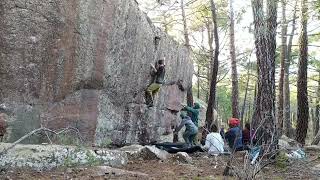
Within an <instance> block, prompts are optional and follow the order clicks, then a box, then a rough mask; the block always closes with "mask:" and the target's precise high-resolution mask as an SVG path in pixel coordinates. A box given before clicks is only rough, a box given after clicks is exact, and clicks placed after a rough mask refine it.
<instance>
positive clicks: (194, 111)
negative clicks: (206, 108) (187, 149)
mask: <svg viewBox="0 0 320 180" xmlns="http://www.w3.org/2000/svg"><path fill="white" fill-rule="evenodd" d="M183 110H184V111H187V112H189V113H191V120H192V122H193V123H194V124H195V125H196V126H197V127H199V124H198V122H199V114H200V107H197V106H195V107H193V108H192V107H189V106H186V107H184V108H183Z"/></svg>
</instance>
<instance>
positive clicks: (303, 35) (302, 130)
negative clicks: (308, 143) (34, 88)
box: [296, 0, 309, 145]
mask: <svg viewBox="0 0 320 180" xmlns="http://www.w3.org/2000/svg"><path fill="white" fill-rule="evenodd" d="M307 3H308V1H307V0H302V1H301V16H300V17H301V32H300V37H299V64H298V67H299V70H298V83H297V105H298V111H297V129H296V140H297V141H298V142H299V143H301V144H302V145H304V144H305V139H306V136H307V131H308V121H309V105H308V89H307V84H308V83H307V75H308V74H307V71H308V35H307V23H308V16H307V12H308V7H307Z"/></svg>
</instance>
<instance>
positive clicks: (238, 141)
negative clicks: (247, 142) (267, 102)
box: [225, 118, 243, 151]
mask: <svg viewBox="0 0 320 180" xmlns="http://www.w3.org/2000/svg"><path fill="white" fill-rule="evenodd" d="M239 122H240V121H239V120H238V119H236V118H231V119H230V120H229V127H230V128H229V130H228V132H226V134H225V138H226V140H227V142H228V145H229V147H230V149H231V150H233V151H241V150H243V143H242V130H241V129H240V127H239Z"/></svg>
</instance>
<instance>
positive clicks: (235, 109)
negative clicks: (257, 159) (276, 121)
mask: <svg viewBox="0 0 320 180" xmlns="http://www.w3.org/2000/svg"><path fill="white" fill-rule="evenodd" d="M229 2H230V59H231V69H232V75H231V76H232V98H231V100H232V117H234V118H239V89H238V72H237V61H236V48H235V42H234V39H235V38H234V12H233V0H230V1H229ZM241 122H242V123H243V121H241Z"/></svg>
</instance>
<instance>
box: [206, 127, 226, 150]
mask: <svg viewBox="0 0 320 180" xmlns="http://www.w3.org/2000/svg"><path fill="white" fill-rule="evenodd" d="M223 147H224V141H223V139H222V137H221V135H220V133H219V132H218V128H217V126H216V125H213V126H212V128H211V133H209V134H208V135H207V137H206V142H205V145H204V147H203V149H205V150H208V154H209V155H219V154H221V153H223V152H224V149H223Z"/></svg>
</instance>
